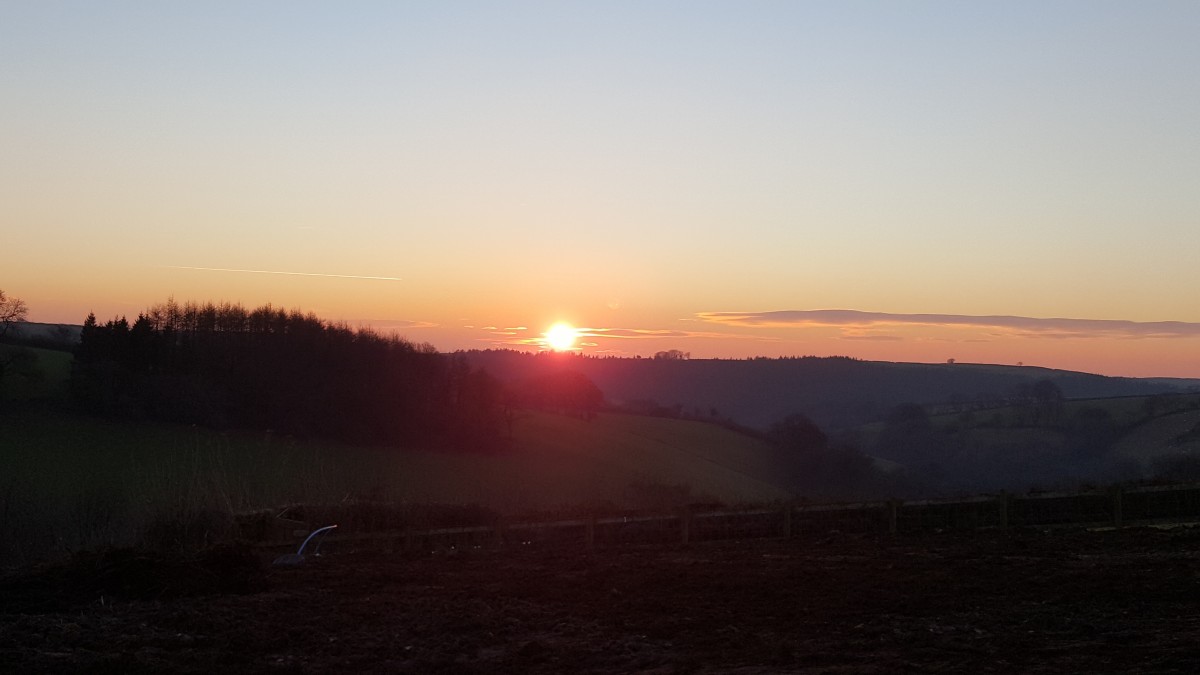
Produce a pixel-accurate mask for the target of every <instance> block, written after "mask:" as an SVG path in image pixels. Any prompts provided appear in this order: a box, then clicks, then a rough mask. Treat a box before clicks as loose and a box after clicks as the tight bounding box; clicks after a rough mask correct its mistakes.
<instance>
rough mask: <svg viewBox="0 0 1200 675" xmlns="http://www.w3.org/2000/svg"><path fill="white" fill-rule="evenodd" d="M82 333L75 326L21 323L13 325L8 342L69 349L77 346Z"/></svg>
mask: <svg viewBox="0 0 1200 675" xmlns="http://www.w3.org/2000/svg"><path fill="white" fill-rule="evenodd" d="M82 331H83V326H80V325H77V324H69V323H33V322H30V321H21V322H18V323H17V324H15V326H14V330H13V331H12V332H11V333H10V334H9V335H8V341H9V342H13V343H21V344H31V345H34V346H38V347H47V348H51V349H71V348H73V347H74V346H75V345H77V344H79V334H80V333H81V332H82Z"/></svg>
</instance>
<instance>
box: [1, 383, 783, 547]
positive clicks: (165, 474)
mask: <svg viewBox="0 0 1200 675" xmlns="http://www.w3.org/2000/svg"><path fill="white" fill-rule="evenodd" d="M514 437H515V447H514V448H513V449H511V450H509V451H505V452H503V453H498V454H490V455H486V454H470V453H466V454H464V453H445V452H431V451H422V450H397V449H393V448H362V447H348V446H339V445H331V444H326V443H318V442H303V441H297V440H294V439H290V438H277V437H273V436H271V435H270V434H262V433H258V434H251V433H240V434H239V433H221V432H216V431H211V430H206V429H201V428H197V427H188V426H177V425H165V424H155V423H128V422H113V421H108V420H102V419H98V418H91V417H85V416H79V415H74V414H71V413H67V412H63V411H61V410H59V409H57V408H54V407H37V406H19V407H15V408H12V409H10V410H8V411H7V412H5V413H3V414H2V415H0V560H2V559H3V558H4V557H7V558H9V559H14V558H15V559H19V560H25V559H31V558H36V557H38V556H40V555H42V554H44V553H45V552H46V551H52V550H73V549H76V548H81V547H88V546H94V545H98V544H105V543H114V544H116V543H123V542H128V541H132V540H134V539H136V537H138V536H139V533H140V532H142V531H143V530H144V528H145V527H146V525H147V523H149V522H151V521H152V520H154V519H156V518H161V517H164V515H166V516H170V514H178V513H189V512H197V511H205V510H207V511H214V512H220V513H236V512H244V511H251V510H255V509H261V508H271V507H278V506H280V505H284V504H288V503H308V504H330V503H345V502H348V501H356V500H370V501H378V502H391V503H409V504H427V503H436V504H478V505H481V506H485V507H488V508H492V509H495V510H497V511H500V512H507V513H520V512H530V511H548V510H558V509H579V508H586V507H588V506H589V505H604V504H608V505H613V506H617V507H622V508H663V507H666V506H674V505H677V504H678V503H679V502H681V501H685V502H686V501H696V500H717V501H721V502H726V503H739V502H763V501H773V500H780V499H786V498H787V497H788V496H789V495H788V493H787V492H786V491H785V490H783V489H782V488H780V487H778V486H776V485H775V484H773V483H772V482H771V478H772V476H773V475H775V473H774V472H773V466H772V463H771V461H770V452H771V450H770V448H769V447H768V446H766V444H764V443H762V442H761V441H759V440H757V439H754V438H750V437H748V436H744V435H741V434H737V433H735V432H733V431H729V430H727V429H724V428H721V427H717V426H713V425H708V424H702V423H699V422H687V421H680V420H666V419H657V418H648V417H634V416H627V415H600V416H599V417H597V418H596V419H595V420H593V421H585V420H581V419H577V418H572V417H565V416H560V415H551V414H545V413H534V412H530V413H526V414H524V415H523V416H522V417H521V418H520V419H518V420H517V422H516V425H515V427H514ZM4 547H7V549H8V550H7V556H5V555H3V552H4V550H5V549H4Z"/></svg>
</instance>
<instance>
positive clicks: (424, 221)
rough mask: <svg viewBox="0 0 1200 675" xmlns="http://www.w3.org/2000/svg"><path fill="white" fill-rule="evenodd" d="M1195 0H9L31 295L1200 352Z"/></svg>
mask: <svg viewBox="0 0 1200 675" xmlns="http://www.w3.org/2000/svg"><path fill="white" fill-rule="evenodd" d="M1197 35H1200V3H1196V2H1193V1H1191V0H1188V1H1179V2H1170V1H1156V2H1139V3H1135V2H1105V1H1096V0H1089V1H1086V2H1070V1H1059V0H1051V1H1045V0H1038V1H1036V2H1023V1H1004V2H970V3H964V2H950V1H947V2H925V1H913V2H903V3H901V2H857V1H839V2H799V1H796V2H754V1H749V2H736V3H735V2H702V1H697V0H688V1H686V2H667V1H657V0H640V1H630V2H625V1H616V2H569V1H565V0H563V1H555V2H471V1H458V2H438V3H431V2H421V3H417V2H410V3H401V2H341V3H309V2H283V1H279V2H257V1H253V0H243V1H238V2H218V1H214V2H202V3H157V2H121V1H114V2H105V3H96V2H57V1H55V2H50V1H47V2H41V1H33V0H29V1H13V0H3V1H0V289H3V290H4V291H5V292H6V293H7V294H8V295H10V296H14V297H18V298H21V299H23V300H24V301H25V302H26V303H27V304H28V306H29V319H30V320H32V321H40V322H48V323H58V322H62V323H81V322H82V321H83V318H84V317H85V316H86V315H87V313H88V312H94V313H95V314H96V315H97V316H98V317H100V318H101V319H102V320H103V319H105V318H112V317H115V316H119V315H126V316H129V317H133V316H136V315H137V313H138V312H140V311H142V310H144V309H146V308H147V307H149V306H151V305H154V304H157V303H161V302H163V301H165V300H166V299H167V298H169V297H173V298H174V299H176V300H177V301H189V300H191V301H201V302H203V301H217V302H220V301H230V302H240V303H242V304H244V305H246V306H258V305H262V304H266V303H271V304H273V305H275V306H282V307H287V308H299V309H302V310H304V311H312V312H315V313H316V314H318V315H319V316H321V317H322V318H326V319H329V320H333V321H344V322H347V323H349V324H351V325H371V326H374V327H376V328H379V329H381V330H384V331H396V332H398V333H400V334H401V335H404V336H406V337H407V338H408V339H411V340H414V341H417V342H428V343H431V344H433V345H434V346H436V347H437V348H439V349H442V350H444V351H451V350H456V349H474V348H491V347H513V348H520V349H539V348H545V347H546V339H545V333H546V332H547V331H548V330H549V328H550V327H551V326H552V325H554V324H555V323H558V322H564V323H567V324H569V325H571V326H574V327H576V328H578V329H579V337H578V339H577V340H576V342H575V345H574V349H577V350H580V351H583V352H584V353H592V354H612V355H627V356H628V355H652V354H654V353H656V352H658V351H663V350H670V349H678V350H681V351H685V352H689V353H690V354H691V355H692V357H693V358H740V357H748V356H757V355H762V356H780V355H818V356H824V355H848V356H854V357H858V358H863V359H872V360H874V359H879V360H890V361H920V362H944V361H946V360H948V359H956V360H957V361H959V362H987V363H1004V364H1015V363H1024V364H1029V365H1041V366H1048V367H1055V368H1067V369H1073V370H1085V371H1089V372H1098V373H1103V374H1112V375H1134V376H1181V377H1200V302H1197V297H1198V291H1200V264H1197V262H1198V260H1197V255H1198V254H1200V189H1197V186H1198V185H1200V126H1197V123H1196V120H1200V40H1197V39H1196V36H1197Z"/></svg>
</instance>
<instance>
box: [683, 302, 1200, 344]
mask: <svg viewBox="0 0 1200 675" xmlns="http://www.w3.org/2000/svg"><path fill="white" fill-rule="evenodd" d="M697 317H698V318H699V319H700V320H702V321H707V322H710V323H716V324H721V325H726V326H742V327H747V326H753V327H769V328H788V327H805V326H833V327H839V328H845V329H863V328H879V327H889V326H890V327H895V326H942V327H961V328H980V329H986V330H993V331H999V332H1002V333H1004V334H1008V335H1015V336H1020V337H1038V338H1054V339H1067V338H1119V339H1140V338H1189V337H1200V323H1195V322H1188V321H1123V320H1112V319H1067V318H1047V319H1043V318H1035V317H1027V316H971V315H965V314H890V313H886V312H861V311H858V310H853V309H815V310H786V311H775V312H702V313H700V314H697ZM880 337H881V336H874V338H875V339H879V338H880ZM856 339H862V336H859V337H857V338H856Z"/></svg>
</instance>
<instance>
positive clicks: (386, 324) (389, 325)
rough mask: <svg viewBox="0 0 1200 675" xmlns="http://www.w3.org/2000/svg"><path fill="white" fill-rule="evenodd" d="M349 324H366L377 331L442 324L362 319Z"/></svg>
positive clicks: (433, 326) (432, 326)
mask: <svg viewBox="0 0 1200 675" xmlns="http://www.w3.org/2000/svg"><path fill="white" fill-rule="evenodd" d="M347 323H357V324H365V325H368V326H371V327H372V328H375V329H376V330H400V329H403V328H437V327H438V326H439V325H440V324H436V323H432V322H429V321H409V320H407V319H361V320H359V321H350V322H347Z"/></svg>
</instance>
